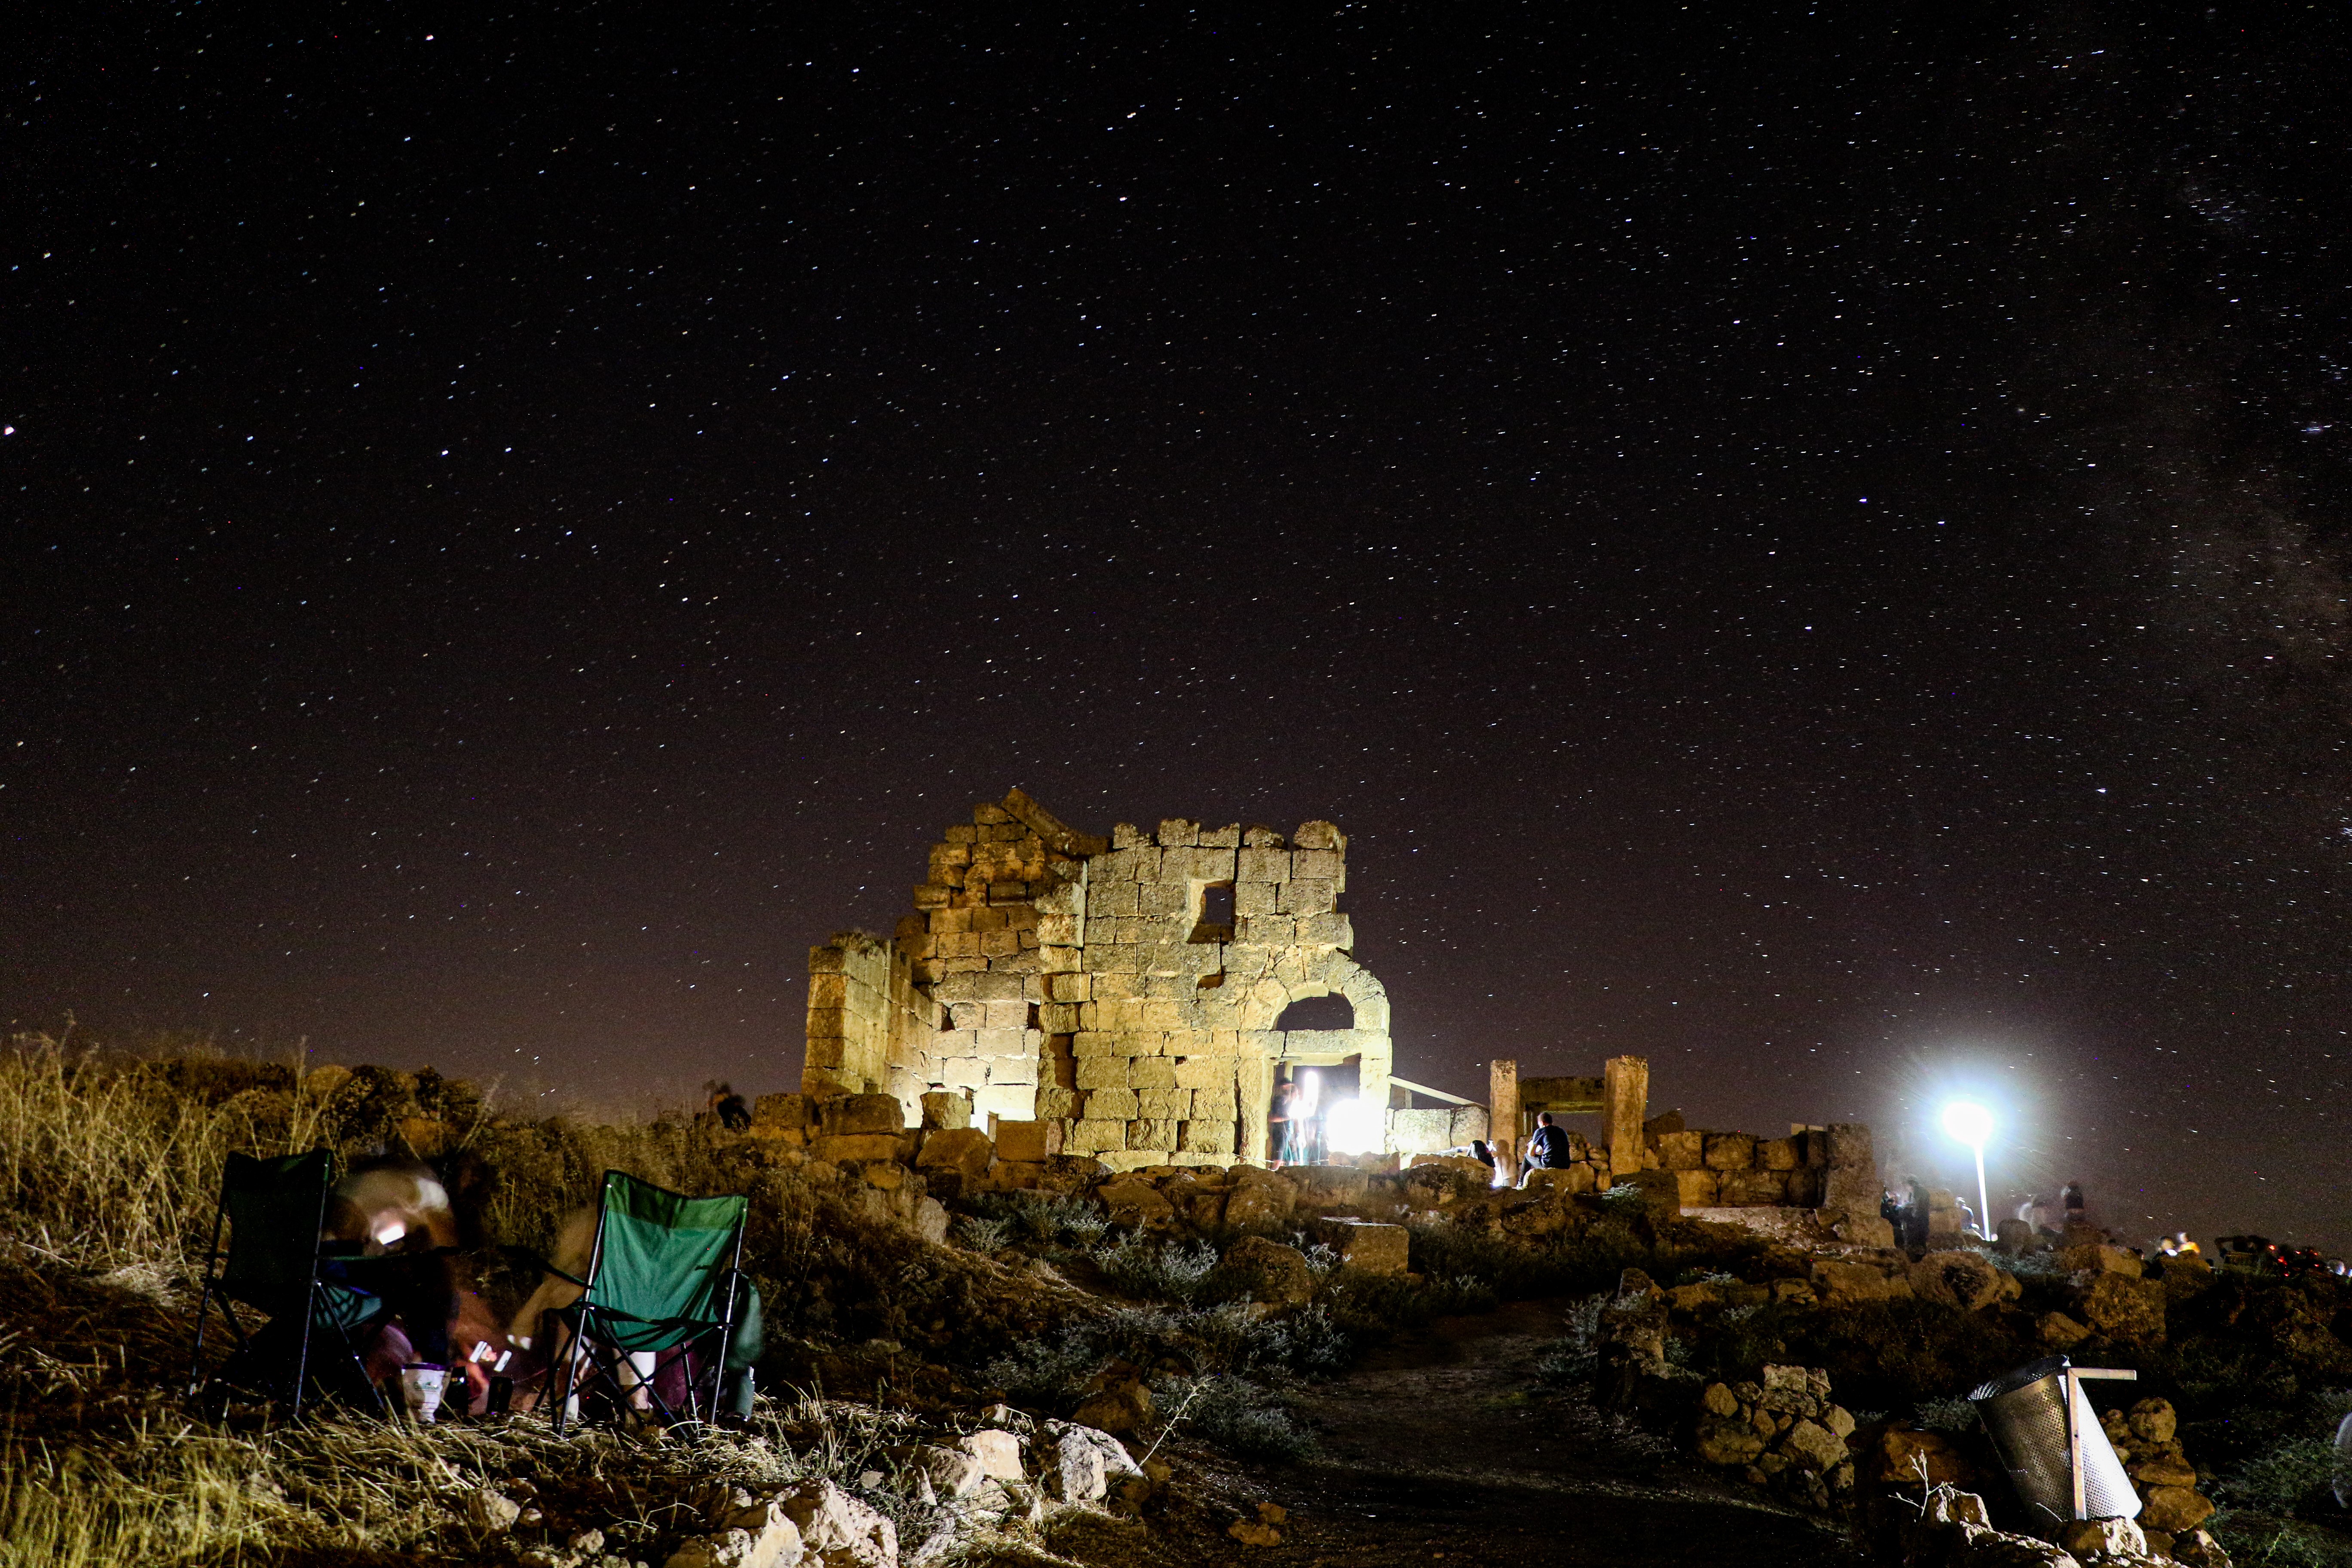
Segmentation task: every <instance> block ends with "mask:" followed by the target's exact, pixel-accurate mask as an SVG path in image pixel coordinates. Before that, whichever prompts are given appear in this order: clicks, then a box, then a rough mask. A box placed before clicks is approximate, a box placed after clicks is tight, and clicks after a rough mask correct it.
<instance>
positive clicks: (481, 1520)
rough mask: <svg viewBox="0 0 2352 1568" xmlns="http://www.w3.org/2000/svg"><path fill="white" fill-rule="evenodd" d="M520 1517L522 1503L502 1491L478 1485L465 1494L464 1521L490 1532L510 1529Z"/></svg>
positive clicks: (479, 1529) (480, 1529)
mask: <svg viewBox="0 0 2352 1568" xmlns="http://www.w3.org/2000/svg"><path fill="white" fill-rule="evenodd" d="M521 1517H522V1504H520V1503H519V1502H517V1501H515V1500H514V1499H512V1498H510V1497H509V1496H507V1495H506V1493H504V1492H502V1491H499V1490H496V1489H493V1488H490V1487H478V1488H476V1489H474V1490H472V1491H470V1492H467V1494H466V1522H467V1523H468V1524H470V1525H472V1526H473V1527H474V1528H475V1529H476V1530H478V1531H487V1532H489V1533H491V1534H497V1533H499V1532H500V1531H509V1530H512V1529H513V1528H514V1523H515V1521H516V1520H518V1519H520V1518H521Z"/></svg>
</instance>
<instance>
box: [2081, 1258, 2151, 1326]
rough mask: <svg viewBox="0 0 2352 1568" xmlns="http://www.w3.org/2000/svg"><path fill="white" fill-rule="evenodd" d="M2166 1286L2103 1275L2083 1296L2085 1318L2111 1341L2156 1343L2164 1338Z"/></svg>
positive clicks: (2110, 1274)
mask: <svg viewBox="0 0 2352 1568" xmlns="http://www.w3.org/2000/svg"><path fill="white" fill-rule="evenodd" d="M2165 1300H2166V1299H2165V1292H2164V1285H2163V1282H2162V1281H2160V1280H2156V1279H2137V1278H2136V1277H2134V1276H2131V1275H2127V1274H2120V1273H2108V1272H2102V1273H2100V1274H2099V1275H2098V1276H2097V1278H2095V1279H2094V1280H2093V1281H2092V1282H2091V1288H2090V1289H2088V1290H2085V1291H2084V1293H2083V1299H2082V1303H2081V1305H2082V1310H2083V1316H2084V1318H2085V1319H2087V1320H2089V1321H2090V1324H2091V1326H2092V1327H2093V1328H2095V1329H2097V1330H2098V1331H2100V1332H2102V1333H2105V1334H2106V1335H2108V1336H2110V1337H2111V1338H2114V1339H2118V1340H2132V1341H2138V1342H2146V1343H2155V1342H2160V1341H2162V1340H2163V1338H2164V1308H2165Z"/></svg>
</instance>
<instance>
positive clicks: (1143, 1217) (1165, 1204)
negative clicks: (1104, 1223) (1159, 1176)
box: [1095, 1176, 1176, 1230]
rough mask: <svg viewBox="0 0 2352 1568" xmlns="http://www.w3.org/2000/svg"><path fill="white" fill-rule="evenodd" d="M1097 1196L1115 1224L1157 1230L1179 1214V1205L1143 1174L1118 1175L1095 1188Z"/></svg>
mask: <svg viewBox="0 0 2352 1568" xmlns="http://www.w3.org/2000/svg"><path fill="white" fill-rule="evenodd" d="M1095 1197H1096V1198H1097V1200H1098V1201H1099V1202H1100V1203H1101V1204H1102V1205H1103V1208H1104V1209H1105V1210H1106V1211H1108V1214H1109V1215H1110V1222H1111V1224H1113V1225H1125V1226H1135V1227H1137V1228H1138V1229H1142V1230H1156V1229H1159V1228H1160V1227H1161V1226H1165V1225H1166V1224H1167V1223H1168V1222H1169V1221H1170V1220H1171V1219H1173V1218H1175V1217H1176V1205H1174V1204H1171V1203H1170V1202H1169V1201H1168V1200H1167V1199H1166V1198H1164V1197H1162V1196H1161V1195H1160V1190H1159V1189H1158V1188H1157V1187H1154V1186H1153V1185H1152V1184H1150V1182H1147V1181H1144V1180H1142V1179H1141V1178H1140V1177H1136V1176H1119V1177H1114V1178H1113V1179H1112V1180H1110V1181H1108V1182H1105V1183H1104V1184H1102V1185H1101V1186H1099V1187H1097V1188H1096V1189H1095Z"/></svg>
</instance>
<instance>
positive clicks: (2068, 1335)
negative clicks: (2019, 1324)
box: [2033, 1312, 2091, 1351]
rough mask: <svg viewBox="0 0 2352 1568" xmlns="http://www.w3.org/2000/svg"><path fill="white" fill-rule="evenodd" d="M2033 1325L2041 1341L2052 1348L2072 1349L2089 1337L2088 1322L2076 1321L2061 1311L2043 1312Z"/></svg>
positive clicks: (2059, 1349) (2060, 1349)
mask: <svg viewBox="0 0 2352 1568" xmlns="http://www.w3.org/2000/svg"><path fill="white" fill-rule="evenodd" d="M2033 1326H2034V1331H2035V1332H2036V1333H2038V1334H2040V1335H2041V1337H2042V1343H2043V1344H2045V1345H2048V1346H2049V1347H2050V1348H2051V1349H2052V1350H2058V1351H2064V1350H2072V1349H2074V1347H2075V1346H2076V1345H2079V1344H2081V1343H2082V1342H2084V1340H2087V1339H2089V1338H2090V1337H2091V1328H2090V1325H2089V1324H2087V1323H2083V1322H2078V1321H2075V1320H2074V1319H2073V1318H2070V1317H2068V1316H2067V1315H2066V1314H2065V1313H2063V1312H2044V1313H2042V1316H2041V1318H2040V1319H2039V1320H2037V1321H2035V1323H2034V1325H2033Z"/></svg>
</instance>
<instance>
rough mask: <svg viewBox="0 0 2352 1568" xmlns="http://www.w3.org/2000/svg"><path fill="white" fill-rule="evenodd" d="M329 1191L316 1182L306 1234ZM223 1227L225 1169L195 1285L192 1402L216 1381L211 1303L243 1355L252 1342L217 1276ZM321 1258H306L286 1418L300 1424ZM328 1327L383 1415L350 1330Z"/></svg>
mask: <svg viewBox="0 0 2352 1568" xmlns="http://www.w3.org/2000/svg"><path fill="white" fill-rule="evenodd" d="M333 1188H334V1184H333V1183H332V1182H325V1183H321V1184H320V1187H319V1213H318V1215H317V1217H316V1219H315V1220H314V1221H313V1223H312V1225H311V1229H310V1234H311V1235H312V1236H313V1237H317V1236H319V1235H320V1233H321V1232H323V1231H324V1230H325V1229H326V1226H327V1200H328V1196H329V1194H331V1192H332V1191H333ZM227 1224H228V1173H227V1172H226V1170H224V1171H223V1172H222V1173H221V1190H220V1199H219V1202H218V1203H217V1205H215V1208H214V1210H213V1238H212V1245H211V1247H209V1248H208V1249H207V1250H206V1252H205V1272H204V1276H203V1278H202V1279H200V1280H199V1281H198V1285H197V1293H196V1349H195V1353H194V1355H193V1356H191V1357H190V1358H189V1361H188V1391H187V1397H189V1398H190V1399H194V1398H196V1397H198V1396H199V1395H200V1394H203V1393H204V1391H205V1389H206V1388H208V1387H209V1386H211V1384H212V1383H213V1382H214V1381H215V1380H214V1379H207V1378H205V1377H204V1376H203V1375H202V1373H203V1372H204V1365H205V1326H206V1325H207V1323H208V1322H209V1321H211V1312H210V1308H211V1307H212V1305H213V1303H214V1302H215V1300H217V1301H218V1302H219V1303H220V1311H221V1316H222V1317H223V1318H224V1319H226V1320H227V1322H228V1331H229V1332H230V1333H231V1334H232V1335H234V1336H235V1337H236V1348H237V1349H238V1350H239V1351H243V1350H245V1349H247V1348H248V1347H249V1346H250V1345H251V1344H252V1339H251V1337H250V1336H249V1335H247V1333H246V1331H245V1325H244V1324H242V1323H240V1322H238V1321H236V1300H235V1299H234V1298H232V1297H231V1296H230V1295H229V1293H228V1291H227V1290H226V1288H225V1287H224V1286H223V1284H222V1282H221V1279H220V1278H219V1276H218V1275H217V1274H216V1273H215V1269H216V1268H218V1267H219V1266H220V1263H221V1230H222V1228H223V1227H224V1226H226V1225H227ZM312 1246H313V1247H314V1248H316V1247H317V1246H318V1244H317V1243H316V1242H315V1241H314V1242H313V1243H312ZM325 1256H326V1254H325V1252H324V1251H323V1250H322V1249H320V1250H314V1252H313V1254H312V1257H311V1259H310V1282H309V1284H308V1285H307V1286H306V1287H305V1289H304V1290H303V1294H302V1331H301V1335H300V1341H299V1344H298V1345H297V1346H296V1348H295V1352H294V1394H293V1400H292V1403H291V1405H290V1408H289V1411H288V1419H289V1420H299V1419H300V1418H301V1415H302V1390H303V1387H304V1386H305V1385H306V1384H308V1383H309V1382H310V1335H311V1333H312V1331H314V1330H315V1329H316V1327H317V1326H318V1318H317V1313H318V1310H319V1283H320V1281H319V1263H320V1259H321V1258H324V1257H325ZM330 1326H331V1327H332V1328H333V1329H334V1331H335V1337H336V1338H337V1339H339V1340H341V1342H342V1345H343V1351H344V1352H345V1353H346V1354H348V1355H349V1356H350V1357H351V1358H352V1367H353V1369H355V1370H356V1371H357V1372H358V1373H359V1382H360V1386H361V1387H362V1388H364V1389H366V1390H367V1391H368V1398H369V1400H370V1401H371V1402H372V1403H373V1405H374V1406H375V1413H376V1414H377V1415H384V1414H386V1409H385V1405H384V1402H383V1394H380V1393H378V1392H377V1391H376V1386H375V1384H373V1383H371V1382H369V1381H368V1375H367V1363H366V1362H364V1361H363V1360H362V1359H361V1357H360V1352H359V1348H358V1347H357V1346H355V1345H353V1344H352V1336H351V1333H350V1331H347V1330H346V1329H345V1328H344V1327H343V1326H342V1325H341V1323H334V1324H331V1325H330Z"/></svg>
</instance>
